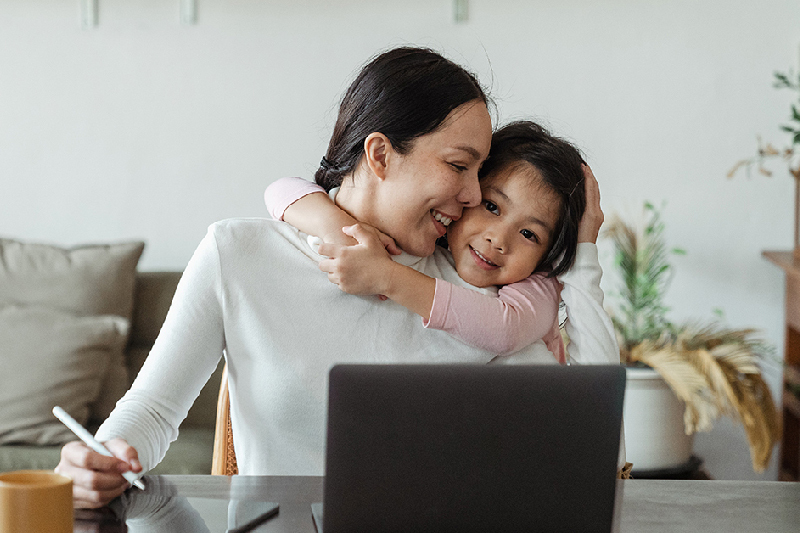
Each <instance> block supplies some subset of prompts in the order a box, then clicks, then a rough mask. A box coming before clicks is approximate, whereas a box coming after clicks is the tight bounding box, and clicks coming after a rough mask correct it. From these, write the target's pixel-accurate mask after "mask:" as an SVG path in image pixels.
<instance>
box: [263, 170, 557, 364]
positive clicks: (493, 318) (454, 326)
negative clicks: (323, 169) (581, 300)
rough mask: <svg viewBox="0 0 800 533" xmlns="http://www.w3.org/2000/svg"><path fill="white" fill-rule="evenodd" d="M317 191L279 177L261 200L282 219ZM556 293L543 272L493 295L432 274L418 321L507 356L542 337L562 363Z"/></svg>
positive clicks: (554, 284) (553, 283) (313, 186)
mask: <svg viewBox="0 0 800 533" xmlns="http://www.w3.org/2000/svg"><path fill="white" fill-rule="evenodd" d="M317 192H322V193H324V192H325V190H324V189H323V188H322V187H320V186H318V185H317V184H315V183H311V182H309V181H307V180H304V179H302V178H282V179H279V180H277V181H275V182H273V183H271V184H270V185H269V186H268V187H267V189H266V190H265V191H264V201H265V203H266V205H267V210H268V211H269V214H270V216H272V217H273V218H275V219H278V220H283V214H284V212H285V211H286V208H287V207H289V206H290V205H292V204H293V203H294V202H296V201H297V200H299V199H300V198H302V197H303V196H306V195H308V194H312V193H317ZM560 292H561V287H560V284H559V283H558V281H556V280H555V279H554V278H548V277H546V276H545V275H544V274H533V275H531V276H530V277H528V278H526V279H524V280H522V281H519V282H517V283H511V284H509V285H504V286H502V287H500V289H499V291H498V293H497V296H496V297H495V296H489V295H486V294H481V293H478V292H476V291H473V290H470V289H467V288H465V287H459V286H456V285H453V284H452V283H448V282H446V281H444V280H441V279H438V278H437V279H436V289H435V292H434V297H433V305H432V307H431V312H430V319H429V320H424V319H423V324H424V325H425V327H428V328H432V329H438V330H442V331H445V332H447V333H449V334H451V335H453V336H455V337H458V338H460V339H462V340H463V341H464V342H466V343H467V344H470V345H472V346H475V347H477V348H481V349H484V350H487V351H490V352H492V353H495V354H497V355H508V354H512V353H514V352H516V351H518V350H520V349H522V348H524V347H525V346H528V345H530V344H532V343H533V342H535V341H537V340H539V339H541V340H543V341H544V343H545V345H546V346H547V348H548V350H550V352H552V354H553V356H554V357H555V358H556V360H557V361H558V362H559V363H561V364H564V362H565V359H566V357H565V349H564V342H563V340H562V338H561V332H560V330H559V326H558V301H559V299H560V296H559V295H560Z"/></svg>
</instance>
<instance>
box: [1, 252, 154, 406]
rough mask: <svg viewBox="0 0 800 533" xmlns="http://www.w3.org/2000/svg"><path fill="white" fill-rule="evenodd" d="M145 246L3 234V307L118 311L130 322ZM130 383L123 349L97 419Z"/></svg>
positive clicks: (94, 312) (117, 353) (111, 366)
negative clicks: (64, 242)
mask: <svg viewBox="0 0 800 533" xmlns="http://www.w3.org/2000/svg"><path fill="white" fill-rule="evenodd" d="M143 250H144V243H143V242H125V243H115V244H97V245H84V246H77V247H74V248H62V247H59V246H53V245H49V244H40V243H29V242H22V241H18V240H14V239H3V238H0V309H2V308H3V307H5V306H9V305H28V306H40V307H45V308H49V309H54V310H60V311H63V312H67V313H71V314H74V315H76V316H97V315H116V316H120V317H123V318H125V319H126V320H128V321H129V320H130V319H131V313H132V310H133V291H134V284H135V280H136V265H137V263H138V261H139V257H140V256H141V255H142V251H143ZM123 347H124V343H123ZM128 383H129V380H128V372H127V368H126V365H125V361H124V357H123V353H122V348H120V349H119V350H116V351H114V352H113V353H112V354H111V361H110V363H109V366H108V371H107V372H106V375H105V377H104V381H103V383H102V385H101V389H100V390H101V393H100V396H99V397H98V398H97V402H96V403H95V404H94V405H93V406H92V407H91V417H92V418H95V419H99V420H102V419H104V418H106V417H107V416H108V414H109V413H110V412H111V410H112V409H113V408H114V405H115V403H116V401H117V399H119V398H120V397H121V396H122V395H123V394H124V393H125V391H126V390H127V387H128Z"/></svg>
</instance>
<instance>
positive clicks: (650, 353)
mask: <svg viewBox="0 0 800 533" xmlns="http://www.w3.org/2000/svg"><path fill="white" fill-rule="evenodd" d="M603 235H604V236H605V237H607V238H610V239H611V240H612V242H613V244H614V249H615V265H616V268H617V270H618V273H619V274H620V277H621V285H622V287H621V290H620V292H619V295H618V298H617V300H618V302H617V308H616V310H615V311H612V313H611V316H612V321H613V323H614V328H615V330H616V333H617V338H618V340H619V345H620V351H621V356H622V358H623V361H625V362H626V363H627V364H629V365H636V366H648V367H651V368H653V369H654V370H655V371H657V372H658V373H659V374H660V375H661V377H662V378H663V379H664V381H666V382H667V384H668V385H669V386H670V388H671V389H672V391H673V392H674V393H675V395H676V396H677V397H678V399H679V400H681V401H682V402H683V403H684V405H685V411H684V428H685V430H686V434H687V435H688V434H691V433H694V432H695V431H707V430H709V429H710V428H711V426H712V425H713V422H714V421H715V420H716V419H717V418H718V417H719V416H721V415H727V416H730V417H731V418H733V419H734V420H738V421H739V422H740V423H741V424H742V425H743V426H744V429H745V432H746V434H747V439H748V442H749V445H750V454H751V458H752V462H753V469H754V470H756V471H757V472H761V471H763V470H764V468H765V467H766V465H767V464H768V463H769V459H770V457H771V455H772V448H773V445H774V444H775V442H777V441H778V440H780V435H781V424H780V418H779V414H778V411H777V410H776V408H775V404H774V402H773V400H772V394H771V393H770V390H769V387H768V386H767V384H766V382H764V379H763V377H762V375H761V370H760V367H759V364H758V363H759V359H760V358H761V357H763V356H764V355H766V354H768V353H769V351H770V348H769V346H767V345H766V344H765V343H764V342H763V341H761V340H759V339H757V338H755V336H754V334H755V331H754V330H752V329H730V328H726V327H724V326H722V325H721V324H720V323H719V322H718V321H708V322H691V323H685V324H674V323H672V322H670V321H669V319H668V318H667V312H668V311H669V309H668V308H667V307H666V306H665V305H664V294H665V293H666V290H667V288H668V286H669V282H670V279H671V276H672V265H671V264H670V263H669V257H670V256H671V255H675V254H685V252H684V251H683V250H681V249H677V248H673V249H669V248H668V247H667V245H666V242H665V239H664V223H663V222H662V220H661V214H660V212H659V210H658V209H656V208H655V207H654V206H653V205H652V204H651V203H647V202H646V203H645V204H644V209H643V216H642V218H641V220H640V221H639V223H638V224H635V225H632V224H629V223H626V222H625V221H624V220H622V219H621V218H620V217H619V216H613V217H611V220H610V222H609V224H608V225H607V227H606V229H605V230H604V233H603Z"/></svg>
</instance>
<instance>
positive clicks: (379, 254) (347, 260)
mask: <svg viewBox="0 0 800 533" xmlns="http://www.w3.org/2000/svg"><path fill="white" fill-rule="evenodd" d="M342 232H344V234H345V235H348V236H349V237H351V238H353V239H355V240H356V242H357V243H358V244H356V245H354V246H346V245H342V244H331V243H325V244H322V245H320V247H319V253H320V255H324V256H327V257H328V259H323V260H322V261H320V262H319V269H320V270H322V271H323V272H327V273H328V279H329V280H330V281H331V282H332V283H335V284H336V285H338V286H339V288H340V289H341V290H343V291H344V292H346V293H348V294H362V295H363V294H382V293H383V292H385V291H386V287H387V285H386V282H387V278H388V276H387V269H389V268H391V267H392V265H393V264H394V262H393V261H392V259H391V257H390V256H389V254H390V253H391V254H393V255H397V254H399V253H400V249H399V248H398V247H397V245H396V244H395V242H394V240H393V239H392V238H391V237H388V236H387V235H385V234H384V233H381V232H380V231H378V230H377V229H375V228H374V227H372V226H370V225H368V224H363V223H358V224H355V225H353V226H348V227H344V228H342Z"/></svg>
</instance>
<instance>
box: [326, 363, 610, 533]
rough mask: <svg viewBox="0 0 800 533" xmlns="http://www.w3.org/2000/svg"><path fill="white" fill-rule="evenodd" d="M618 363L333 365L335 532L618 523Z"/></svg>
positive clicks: (329, 465) (330, 453)
mask: <svg viewBox="0 0 800 533" xmlns="http://www.w3.org/2000/svg"><path fill="white" fill-rule="evenodd" d="M624 391H625V370H624V368H622V367H620V366H582V367H581V366H570V367H557V366H529V365H520V366H486V365H337V366H335V367H334V368H332V369H331V371H330V376H329V403H328V434H327V448H326V466H325V468H326V470H325V489H324V513H323V518H322V520H323V530H324V532H325V533H340V532H350V533H352V532H356V531H369V532H372V533H378V532H388V531H398V532H400V531H402V532H409V531H436V532H446V531H454V532H455V531H457V532H459V533H468V532H472V531H475V532H481V533H485V532H486V531H493V532H502V531H530V530H536V531H570V532H575V531H581V532H595V531H596V532H604V533H606V532H609V531H611V529H612V524H613V518H614V516H613V515H614V498H615V487H616V470H617V454H618V451H619V441H620V424H621V419H622V401H623V395H624Z"/></svg>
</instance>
